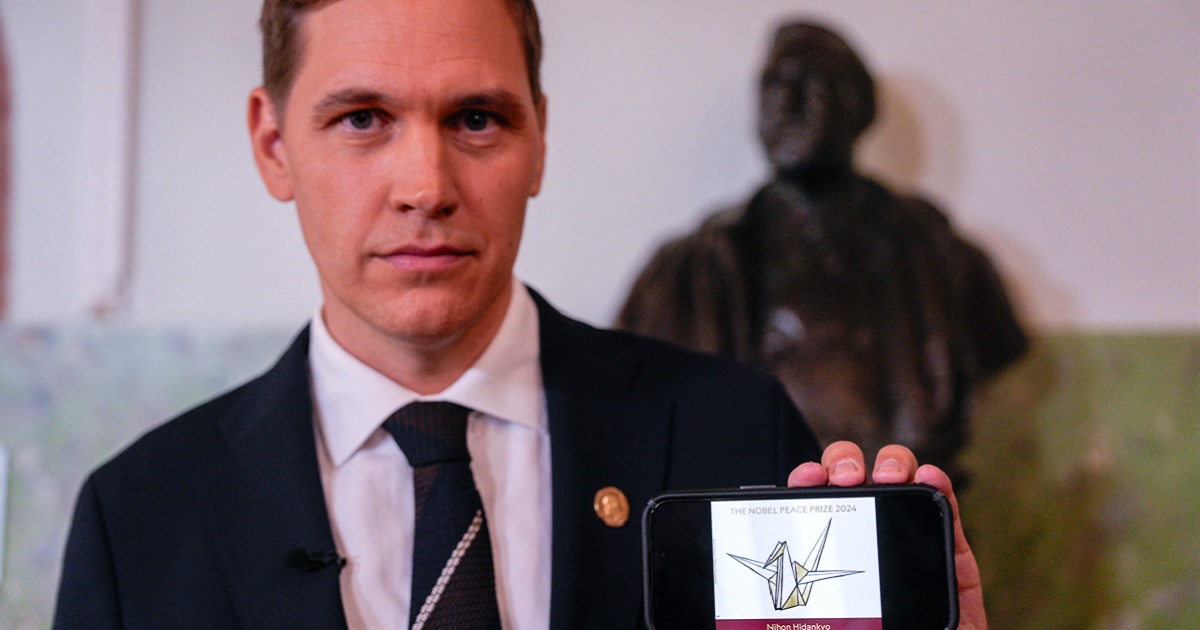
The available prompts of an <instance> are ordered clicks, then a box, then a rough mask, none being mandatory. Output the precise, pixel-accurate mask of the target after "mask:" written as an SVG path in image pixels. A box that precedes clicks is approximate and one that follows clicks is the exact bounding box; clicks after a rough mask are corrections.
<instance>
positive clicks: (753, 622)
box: [717, 618, 883, 630]
mask: <svg viewBox="0 0 1200 630" xmlns="http://www.w3.org/2000/svg"><path fill="white" fill-rule="evenodd" d="M717 630H883V620H882V619H867V618H855V619H718V620H717Z"/></svg>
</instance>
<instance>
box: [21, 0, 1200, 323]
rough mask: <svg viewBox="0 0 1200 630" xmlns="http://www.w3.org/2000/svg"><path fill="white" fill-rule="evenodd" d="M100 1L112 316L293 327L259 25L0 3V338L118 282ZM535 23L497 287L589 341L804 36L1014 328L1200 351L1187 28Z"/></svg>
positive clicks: (805, 13)
mask: <svg viewBox="0 0 1200 630" xmlns="http://www.w3.org/2000/svg"><path fill="white" fill-rule="evenodd" d="M97 3H99V4H100V5H104V4H109V5H113V6H126V7H129V6H132V7H133V8H134V9H139V10H137V11H135V12H134V16H135V17H134V19H133V26H134V27H135V28H134V30H133V32H136V33H137V34H138V37H137V40H138V41H137V45H136V46H134V47H132V49H133V52H132V53H130V55H129V63H130V64H132V65H131V66H130V67H132V68H133V69H134V70H133V73H132V76H133V80H132V81H130V82H129V83H131V84H132V88H131V89H132V90H133V94H128V95H126V96H128V97H129V98H127V99H126V100H127V101H128V102H130V103H131V106H132V112H133V114H134V115H135V116H134V118H133V120H134V123H133V125H132V126H131V128H130V130H129V132H128V134H126V136H127V137H128V139H129V142H130V146H131V147H132V149H131V150H132V154H133V159H132V160H131V161H130V162H129V163H128V164H127V165H126V166H127V168H125V169H124V170H123V171H121V172H122V173H123V176H124V177H127V178H128V180H129V182H130V186H129V195H128V206H129V212H130V215H129V218H130V219H131V225H132V232H130V233H129V238H128V239H127V246H128V248H129V249H130V251H131V252H132V258H131V260H132V267H131V270H132V271H131V274H130V275H129V280H130V283H129V285H128V287H127V290H125V293H124V294H123V295H124V300H125V301H124V302H121V303H119V304H118V305H117V308H116V310H115V311H113V312H111V314H110V315H109V316H110V317H111V318H113V319H116V320H118V321H126V322H130V323H137V324H141V323H144V324H156V325H157V324H164V325H205V326H208V325H218V326H225V325H230V326H258V325H272V326H273V325H284V326H288V325H293V324H295V325H298V324H299V323H300V322H301V321H302V320H303V319H305V318H306V317H308V316H309V315H310V314H311V313H312V311H313V309H314V307H315V306H316V304H317V300H318V299H319V298H318V291H317V287H316V282H315V279H314V272H313V268H312V265H311V263H310V262H309V261H308V258H307V254H306V252H305V250H304V246H303V243H302V240H301V238H300V234H299V230H298V228H297V226H296V224H295V220H294V217H293V213H292V211H291V209H290V207H288V206H285V205H281V204H278V203H276V202H274V201H273V200H272V199H271V198H270V197H269V196H268V195H267V194H266V192H265V191H264V190H263V189H262V186H261V184H260V183H259V182H258V179H257V175H256V173H255V171H254V168H253V164H252V161H251V158H250V151H249V146H248V143H247V140H246V133H245V124H244V103H245V98H246V94H247V93H248V91H249V89H250V88H251V87H253V86H254V85H255V84H256V83H257V80H258V79H257V77H258V55H259V53H258V43H257V33H256V29H255V18H256V16H257V12H258V2H256V0H205V1H204V2H185V1H182V0H53V1H52V2H46V1H45V0H0V17H2V19H3V28H4V29H5V31H6V36H7V42H8V46H9V58H10V64H11V68H12V73H13V76H14V81H15V85H14V86H13V92H14V122H13V124H14V126H15V128H14V133H13V138H14V150H15V153H16V155H15V156H14V172H13V187H14V192H13V200H12V209H13V213H14V216H13V222H12V226H11V230H12V238H13V243H12V248H11V251H12V253H13V255H14V260H13V261H12V274H13V277H12V278H11V286H12V291H13V292H12V295H11V303H10V307H11V309H10V316H11V319H12V320H14V321H18V322H30V321H33V322H47V321H49V322H55V321H73V320H79V319H85V318H90V317H92V316H93V312H94V311H95V307H96V306H97V305H96V304H95V300H96V299H97V298H96V297H95V295H96V292H95V287H94V286H92V285H88V284H87V282H85V281H83V280H81V279H86V278H89V277H94V276H95V274H94V273H92V272H93V271H94V268H95V266H97V265H109V266H111V263H112V261H106V260H101V259H103V258H105V257H106V256H109V255H110V254H107V253H105V252H109V251H111V250H110V249H105V248H103V247H101V248H97V246H96V243H95V242H94V241H95V238H94V237H95V233H94V230H93V228H91V227H89V228H87V229H79V226H92V225H94V224H95V222H96V221H97V217H99V221H100V222H101V223H102V224H103V222H104V221H110V222H111V221H112V220H117V219H116V218H114V217H115V216H119V215H114V214H113V213H112V212H111V211H103V210H97V208H96V204H92V203H90V200H89V198H88V197H89V195H88V194H85V193H84V192H81V191H85V190H93V189H94V188H95V182H94V181H91V180H90V179H89V177H91V178H92V179H94V172H95V169H94V167H93V166H90V165H95V164H96V163H98V162H99V163H103V161H104V156H105V155H108V154H109V153H106V151H108V152H110V153H111V147H109V146H107V145H103V146H97V142H96V141H95V140H94V138H95V137H96V127H97V126H103V125H105V124H107V123H106V122H105V121H118V122H119V120H120V116H119V112H111V111H107V110H101V111H97V108H96V106H95V105H96V101H95V99H96V96H95V95H94V87H95V85H97V78H99V83H98V84H99V85H100V89H101V91H102V92H103V90H104V89H105V86H108V89H109V90H110V91H117V92H120V89H119V88H117V87H114V84H113V83H105V82H104V79H105V77H108V76H111V75H110V74H109V73H110V72H112V71H113V69H114V68H117V67H119V65H120V61H119V59H120V55H119V54H118V55H117V58H116V60H114V59H113V58H112V57H111V56H110V57H104V59H106V61H105V63H102V64H100V65H99V66H97V65H96V63H94V60H95V58H96V57H97V52H96V50H97V49H96V47H97V46H101V47H103V46H104V44H103V42H101V43H99V44H97V43H96V37H95V36H94V32H93V29H95V28H97V25H98V24H99V23H100V22H101V21H102V19H101V18H99V17H97V12H96V9H95V5H96V4H97ZM539 7H540V10H541V12H542V18H543V27H544V31H545V35H546V62H545V67H544V84H545V88H546V91H547V93H548V95H549V98H550V105H549V112H550V114H549V145H550V149H549V150H550V155H549V162H548V170H547V179H546V182H545V186H544V190H543V193H542V195H541V196H540V197H539V198H538V199H536V200H534V201H533V202H532V204H531V211H530V219H529V224H528V229H527V232H526V238H525V244H524V246H523V247H524V249H523V252H522V255H521V258H520V260H519V261H518V273H519V274H520V275H521V276H522V277H523V278H525V279H526V280H527V281H528V282H530V283H531V284H532V285H534V286H535V287H537V288H539V289H540V290H541V291H542V292H543V293H544V294H546V295H547V296H548V297H549V298H550V299H551V301H553V302H555V303H556V304H557V305H559V306H560V307H562V308H564V309H565V310H566V311H568V312H569V313H572V314H574V315H576V316H579V317H582V318H583V319H586V320H589V321H592V322H594V323H599V324H606V323H608V322H610V321H611V319H612V318H613V316H614V315H615V313H616V310H617V309H618V307H619V306H620V304H621V302H622V300H623V298H624V295H625V292H626V290H627V289H628V287H629V284H630V283H631V282H632V280H633V278H634V276H635V275H636V274H637V272H638V271H639V270H640V268H641V266H642V265H643V264H644V263H645V261H646V259H647V258H648V257H649V256H650V254H651V253H652V252H653V250H654V249H655V248H656V246H657V245H658V244H659V243H660V242H661V241H662V240H663V239H664V238H667V237H669V236H673V235H676V234H679V233H682V232H684V231H686V230H688V229H690V228H691V227H692V226H694V225H695V224H696V223H697V222H698V221H699V220H700V219H701V218H702V217H703V216H704V215H705V214H707V213H708V212H709V211H711V210H712V209H713V208H715V207H718V206H721V205H725V204H729V203H735V202H738V201H741V200H743V199H744V198H745V197H746V196H748V195H749V194H750V193H751V192H752V191H753V189H754V188H755V186H756V185H757V184H758V183H759V182H761V180H762V179H763V178H764V177H766V174H767V171H766V167H765V162H764V160H763V159H762V157H761V156H760V152H759V148H758V143H757V140H756V139H755V136H754V126H755V123H756V111H755V101H756V96H755V91H756V83H757V72H758V69H759V67H760V65H761V63H762V59H763V57H764V55H765V53H766V47H767V45H768V42H769V39H770V36H771V34H772V32H773V26H774V25H775V24H776V23H777V22H778V21H779V20H780V19H782V18H785V17H809V18H815V19H818V20H821V21H824V22H826V23H828V24H830V25H831V26H834V27H835V28H837V29H838V30H840V31H841V32H842V33H843V34H844V35H846V37H847V38H848V39H850V40H851V42H852V43H853V44H854V45H855V46H856V48H857V49H858V50H859V52H860V53H861V54H862V55H863V57H864V58H865V59H866V61H867V63H868V65H869V66H871V67H872V69H873V70H874V72H875V75H876V79H877V81H878V83H879V85H880V89H881V97H882V103H883V110H882V114H881V118H880V119H879V121H878V122H877V125H876V128H875V129H874V130H873V132H871V134H870V136H869V137H868V138H866V139H865V140H864V146H863V147H862V148H863V151H862V156H861V157H862V158H863V159H862V162H863V164H864V168H865V169H867V170H869V171H871V172H873V173H876V174H877V175H879V176H880V177H881V178H883V179H884V180H886V181H888V182H891V183H893V184H894V185H896V186H897V187H902V188H906V189H911V190H914V191H917V192H921V193H923V194H926V195H927V196H929V197H930V198H931V199H933V200H934V201H935V202H937V203H938V204H939V205H940V206H941V207H942V208H943V209H945V210H946V211H947V212H948V213H949V214H950V215H951V217H952V218H953V219H954V220H955V221H956V223H957V224H958V225H959V226H960V227H961V228H962V229H963V230H964V231H965V232H967V233H968V234H969V235H971V236H972V237H974V238H975V239H976V240H977V241H978V242H980V243H981V244H982V245H983V246H984V247H985V249H987V250H988V251H989V252H990V253H991V254H992V256H993V258H994V259H995V260H996V262H997V264H998V265H999V267H1000V268H1001V270H1002V272H1003V273H1004V274H1005V275H1006V277H1007V279H1008V281H1009V283H1010V284H1011V285H1013V287H1014V289H1015V292H1016V294H1017V298H1018V301H1019V303H1020V306H1021V308H1022V309H1023V310H1024V311H1025V312H1026V313H1027V314H1028V315H1029V316H1030V317H1031V319H1032V320H1033V321H1034V322H1035V323H1037V324H1038V325H1041V326H1043V327H1046V326H1053V327H1066V328H1074V329H1089V330H1090V329H1168V328H1169V329H1188V330H1195V329H1200V2H1196V1H1195V0H1153V1H1148V2H1141V3H1121V2H1094V1H1089V0H1056V1H1055V2H1041V1H1035V0H1010V1H1009V2H1003V3H974V2H971V3H964V2H955V1H953V0H904V1H901V0H875V1H863V2H852V3H851V2H832V1H828V0H826V1H802V0H737V1H736V2H733V1H722V2H718V1H716V0H653V1H651V2H648V1H646V0H604V1H603V2H599V1H592V2H583V1H580V0H541V1H540V2H539ZM101 14H102V15H103V13H101ZM109 52H112V51H109ZM118 53H119V51H118ZM89 60H91V61H92V63H90V64H89ZM105 64H107V65H105ZM89 81H90V83H89ZM117 84H119V82H117ZM88 85H91V86H93V91H92V92H89V91H88V90H87V89H84V87H85V86H88ZM85 94H91V96H86V97H85V96H84V95H85ZM102 96H104V95H103V94H102ZM108 96H109V97H111V96H113V95H112V94H109V95H108ZM117 96H120V94H117ZM109 100H110V101H112V100H113V99H111V98H110V99H109ZM116 100H118V101H119V100H120V99H116ZM81 138H82V139H86V138H92V139H93V140H92V141H90V142H87V141H84V140H81ZM101 144H102V143H101ZM118 170H120V169H118ZM89 182H91V183H90V184H89ZM89 186H91V187H90V188H89ZM101 227H103V226H101ZM109 227H110V228H111V227H112V226H109ZM109 231H110V232H112V230H111V229H110V230H109ZM117 232H119V230H117ZM97 252H99V253H97Z"/></svg>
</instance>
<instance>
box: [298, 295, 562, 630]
mask: <svg viewBox="0 0 1200 630" xmlns="http://www.w3.org/2000/svg"><path fill="white" fill-rule="evenodd" d="M513 285H514V290H513V295H512V301H511V302H510V303H509V307H508V311H507V313H506V315H505V317H504V321H503V323H502V324H501V326H500V330H499V332H498V333H497V334H496V337H495V339H493V340H492V343H491V344H490V345H489V346H488V348H487V349H486V350H485V351H484V353H483V355H482V356H480V357H479V360H478V361H476V363H475V365H473V366H472V367H471V368H470V369H468V370H467V372H466V373H465V374H463V375H462V377H460V378H459V379H458V380H457V381H456V382H455V383H454V384H453V385H451V386H450V387H448V388H446V390H445V391H443V392H441V393H440V394H436V395H433V396H419V395H417V394H416V393H415V392H412V391H410V390H408V389H407V388H405V387H402V386H401V385H399V384H397V383H396V382H394V381H392V380H390V379H388V378H387V377H386V376H384V375H382V374H380V373H379V372H376V371H375V370H373V369H371V368H370V367H368V366H367V365H365V364H363V363H362V362H360V361H359V360H357V359H355V358H354V357H353V356H351V355H350V354H349V353H348V352H346V350H345V349H343V348H342V347H341V346H339V345H338V344H337V342H336V341H334V340H333V337H331V336H330V334H329V331H328V329H326V327H325V324H324V322H323V321H322V318H321V316H320V312H318V314H317V316H316V317H314V318H313V321H312V327H311V329H312V332H311V344H310V347H309V365H310V369H311V370H312V391H313V403H314V405H313V406H314V410H315V412H314V415H315V418H314V425H315V431H316V434H317V457H318V461H319V463H320V468H321V482H322V484H323V486H324V490H325V504H326V506H327V508H328V510H329V519H330V521H331V525H332V527H333V536H334V540H335V541H336V543H337V547H338V553H339V554H341V555H342V557H344V558H346V561H347V562H346V566H345V568H343V569H342V572H341V576H340V579H341V591H342V604H343V606H344V608H345V612H346V621H347V622H348V624H349V626H350V628H351V630H367V629H370V630H377V629H380V628H400V629H403V628H407V627H408V614H409V607H410V606H412V605H413V603H412V602H410V601H409V599H410V595H411V593H410V592H409V590H410V585H411V581H412V555H413V511H414V507H413V487H412V467H411V466H410V465H409V463H408V460H407V459H406V458H405V456H404V453H403V452H402V451H401V450H400V447H399V446H397V445H396V442H395V440H393V439H392V436H391V435H390V434H388V433H387V432H386V431H384V430H383V429H382V428H381V427H380V425H381V424H382V423H383V421H384V420H385V419H386V418H387V417H388V416H390V415H391V414H392V413H394V412H395V411H396V410H397V409H399V408H401V407H403V406H404V405H407V404H408V403H410V402H413V401H416V400H444V401H450V402H454V403H458V404H460V405H463V406H466V407H470V408H471V409H473V410H475V411H473V412H472V413H471V415H470V418H469V420H468V424H467V448H468V450H469V451H470V452H471V470H472V472H473V473H474V475H475V485H476V486H477V487H478V488H479V494H480V497H481V498H482V499H483V506H484V511H485V513H486V514H487V519H488V527H489V530H490V533H491V541H492V553H493V556H494V560H495V567H496V590H497V592H498V599H499V607H500V618H501V620H502V622H503V626H504V628H506V629H521V630H545V629H546V628H548V627H549V624H550V526H551V512H550V505H551V503H550V502H551V497H550V492H551V486H550V435H549V432H548V430H547V415H546V403H545V394H544V391H543V387H542V371H541V364H540V362H539V343H538V318H537V307H536V305H535V304H534V303H533V299H532V298H531V297H530V295H529V292H528V290H527V289H526V288H525V286H524V285H522V284H521V283H520V282H518V281H517V280H516V279H515V278H514V279H513ZM415 605H417V606H419V605H420V602H417V603H416V604H415Z"/></svg>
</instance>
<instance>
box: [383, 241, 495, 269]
mask: <svg viewBox="0 0 1200 630" xmlns="http://www.w3.org/2000/svg"><path fill="white" fill-rule="evenodd" d="M473 255H474V252H473V251H471V250H467V249H460V248H457V247H453V246H450V245H432V246H423V245H406V246H403V247H398V248H396V249H394V250H391V251H388V252H385V253H383V254H381V255H380V258H381V259H383V260H385V261H387V262H388V263H389V264H392V265H394V266H396V267H398V268H400V269H404V270H407V271H415V272H421V273H437V272H439V271H449V270H451V269H454V268H455V267H457V266H459V265H461V264H463V263H464V262H466V261H467V260H468V259H470V258H471V257H472V256H473Z"/></svg>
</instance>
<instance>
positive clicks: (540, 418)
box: [308, 278, 546, 466]
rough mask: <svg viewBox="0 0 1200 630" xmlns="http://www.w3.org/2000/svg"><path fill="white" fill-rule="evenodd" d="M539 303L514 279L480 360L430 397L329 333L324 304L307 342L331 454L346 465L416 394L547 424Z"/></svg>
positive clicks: (502, 416)
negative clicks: (393, 377) (355, 353)
mask: <svg viewBox="0 0 1200 630" xmlns="http://www.w3.org/2000/svg"><path fill="white" fill-rule="evenodd" d="M539 358H540V343H539V340H538V314H537V306H536V305H535V304H534V303H533V298H532V297H530V295H529V291H528V289H526V288H525V286H524V285H523V284H521V283H520V282H518V281H517V280H516V278H514V279H513V291H512V298H511V300H510V301H509V305H508V310H507V311H506V312H505V315H504V321H503V322H502V323H501V324H500V329H499V330H498V331H497V332H496V336H495V337H494V338H493V339H492V342H491V343H490V344H489V345H488V347H487V349H485V350H484V352H483V354H482V355H480V357H479V359H478V360H477V361H476V362H475V364H474V365H472V366H471V367H470V368H468V369H467V371H466V372H465V373H463V375H462V376H460V377H459V378H458V380H457V381H455V382H454V383H452V384H451V385H450V386H449V387H447V388H446V389H445V390H444V391H442V392H441V393H438V394H433V395H430V396H420V395H418V394H417V393H416V392H414V391H412V390H410V389H408V388H407V387H404V386H403V385H400V384H399V383H396V382H395V381H393V380H391V379H389V378H388V377H386V376H384V375H383V374H381V373H379V372H377V371H375V370H374V369H373V368H371V367H370V366H368V365H366V364H365V363H363V362H361V361H359V360H358V359H356V358H355V357H354V356H352V355H351V354H350V353H349V352H347V351H346V350H345V349H344V348H342V347H341V346H340V345H338V343H337V342H336V341H335V340H334V339H333V337H332V336H331V335H330V334H329V330H328V329H327V328H326V327H325V322H324V321H323V318H322V317H321V313H320V311H318V312H317V314H316V315H315V316H314V317H313V320H312V326H311V341H310V344H309V349H308V360H309V366H310V369H311V370H312V381H313V385H312V388H313V404H314V408H315V410H316V414H317V421H318V425H319V427H320V431H321V435H322V437H323V438H324V440H323V441H324V445H325V449H326V454H327V455H328V456H329V460H330V461H331V462H332V463H333V464H334V466H341V465H342V464H343V463H345V461H346V460H348V459H350V457H351V456H352V455H354V453H355V452H357V451H358V449H360V448H361V447H362V446H363V444H365V443H366V441H367V439H368V438H369V437H370V436H371V434H372V433H373V432H374V431H375V430H376V429H378V428H379V426H380V425H381V424H382V423H383V421H384V420H385V419H386V418H387V417H388V416H390V415H391V414H392V413H394V412H395V411H396V410H397V409H399V408H401V407H403V406H404V405H407V404H408V403H411V402H413V401H416V400H445V401H449V402H454V403H458V404H460V405H463V406H466V407H470V408H471V409H474V410H476V411H478V412H481V413H483V414H485V415H487V416H490V417H494V418H497V419H500V420H504V421H507V422H512V423H516V424H520V425H523V426H526V427H529V428H531V429H534V430H539V431H544V430H545V417H546V414H545V413H544V412H543V409H544V405H545V402H544V397H543V394H542V368H541V363H540V361H539Z"/></svg>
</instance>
